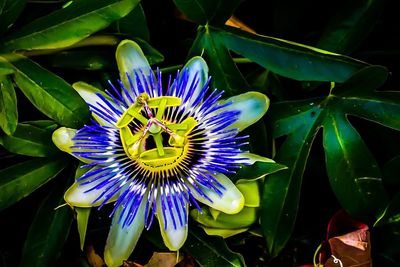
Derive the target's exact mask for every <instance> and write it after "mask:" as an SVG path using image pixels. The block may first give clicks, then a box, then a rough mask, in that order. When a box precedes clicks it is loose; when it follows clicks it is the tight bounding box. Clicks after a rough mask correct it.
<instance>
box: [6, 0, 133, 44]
mask: <svg viewBox="0 0 400 267" xmlns="http://www.w3.org/2000/svg"><path fill="white" fill-rule="evenodd" d="M138 3H139V0H122V1H118V0H89V1H74V2H72V3H71V4H70V5H67V6H65V7H64V8H62V9H59V10H57V11H55V12H53V13H51V14H49V15H47V16H44V17H41V18H39V19H37V20H35V21H33V22H31V23H29V24H28V25H26V26H25V27H23V28H22V29H21V30H20V31H18V32H16V33H15V34H12V35H10V36H9V37H8V38H7V40H6V41H5V43H4V46H3V49H4V50H6V51H15V50H22V49H23V50H32V49H55V48H62V47H67V46H70V45H73V44H75V43H77V42H79V41H80V40H82V39H84V38H86V37H88V36H89V35H91V34H92V33H94V32H97V31H99V30H101V29H104V28H105V27H107V26H108V25H110V24H111V23H112V22H113V21H115V20H117V19H120V18H122V17H123V16H125V15H126V14H128V13H129V12H130V11H131V10H132V9H133V8H134V7H135V6H136V5H137V4H138Z"/></svg>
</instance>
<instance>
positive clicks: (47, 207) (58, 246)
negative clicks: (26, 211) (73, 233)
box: [19, 183, 73, 267]
mask: <svg viewBox="0 0 400 267" xmlns="http://www.w3.org/2000/svg"><path fill="white" fill-rule="evenodd" d="M64 184H65V183H64ZM61 185H62V184H61ZM65 189H66V188H65V186H60V184H58V185H57V186H56V187H55V188H54V190H52V191H51V193H50V194H49V195H48V197H46V198H45V199H44V201H43V202H42V204H41V206H40V207H39V209H38V211H37V213H36V216H35V218H34V220H33V223H32V225H31V227H30V228H29V232H28V236H27V238H26V241H25V244H24V249H23V252H22V258H21V262H20V265H19V266H20V267H25V266H41V267H47V266H48V267H51V266H54V264H55V262H56V260H57V258H58V257H59V256H60V254H61V251H62V248H63V246H64V243H65V241H66V240H67V238H68V235H69V230H70V228H71V224H72V220H73V217H72V212H71V210H70V209H69V208H68V207H67V206H65V205H64V206H62V207H60V205H62V204H63V203H64V198H63V194H64V191H65Z"/></svg>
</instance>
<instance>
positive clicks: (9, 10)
mask: <svg viewBox="0 0 400 267" xmlns="http://www.w3.org/2000/svg"><path fill="white" fill-rule="evenodd" d="M25 4H26V0H0V17H1V20H0V35H2V34H3V33H4V32H6V31H7V29H8V28H9V27H11V25H12V24H13V23H14V21H15V20H16V19H17V18H18V16H19V15H20V14H21V12H22V10H23V9H24V7H25Z"/></svg>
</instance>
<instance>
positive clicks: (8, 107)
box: [0, 76, 18, 135]
mask: <svg viewBox="0 0 400 267" xmlns="http://www.w3.org/2000/svg"><path fill="white" fill-rule="evenodd" d="M17 123H18V110H17V96H16V95H15V90H14V86H13V84H12V81H11V79H10V78H9V77H8V76H0V128H1V129H2V130H3V131H4V132H5V133H6V134H7V135H12V134H13V133H14V132H15V129H16V128H17Z"/></svg>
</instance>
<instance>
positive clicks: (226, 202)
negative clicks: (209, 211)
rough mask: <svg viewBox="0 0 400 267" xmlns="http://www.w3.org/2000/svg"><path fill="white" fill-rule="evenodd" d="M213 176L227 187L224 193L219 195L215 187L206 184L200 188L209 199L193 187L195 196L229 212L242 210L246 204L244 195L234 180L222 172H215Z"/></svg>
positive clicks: (213, 206)
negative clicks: (211, 187)
mask: <svg viewBox="0 0 400 267" xmlns="http://www.w3.org/2000/svg"><path fill="white" fill-rule="evenodd" d="M213 177H214V178H215V179H216V180H217V181H218V182H219V183H220V184H221V185H222V186H223V187H224V188H225V189H224V190H221V191H222V195H221V196H220V195H218V194H217V193H216V192H215V191H214V190H213V189H210V188H207V187H205V186H201V185H200V186H199V188H200V189H201V190H202V191H203V192H204V193H205V194H206V195H207V197H208V198H209V199H210V200H211V201H210V200H209V199H207V198H206V197H203V196H201V195H200V194H199V193H198V192H197V191H196V190H195V189H193V188H192V190H191V191H192V194H193V196H194V197H195V198H196V199H197V200H198V201H200V202H202V203H204V204H206V205H208V206H210V207H212V208H214V209H217V210H220V211H222V212H224V213H227V214H235V213H238V212H240V211H241V210H242V208H243V206H244V197H243V195H242V193H241V192H240V191H239V189H237V187H236V186H235V185H234V184H233V183H232V181H231V180H230V179H229V178H228V177H226V176H225V175H224V174H222V173H217V174H214V175H213Z"/></svg>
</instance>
